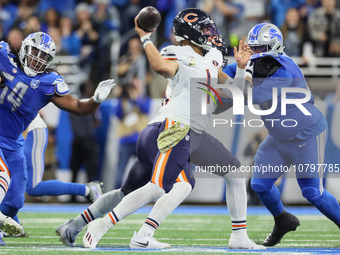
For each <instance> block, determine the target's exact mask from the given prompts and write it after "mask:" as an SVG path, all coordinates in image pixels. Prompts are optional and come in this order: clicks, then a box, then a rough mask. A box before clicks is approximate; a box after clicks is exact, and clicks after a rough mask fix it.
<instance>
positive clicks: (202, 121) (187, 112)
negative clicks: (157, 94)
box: [161, 45, 223, 133]
mask: <svg viewBox="0 0 340 255" xmlns="http://www.w3.org/2000/svg"><path fill="white" fill-rule="evenodd" d="M161 54H162V56H163V57H164V59H173V60H176V61H177V62H178V63H179V69H178V71H177V73H176V75H175V76H174V77H172V78H169V79H168V81H169V84H170V88H171V100H170V101H169V103H168V111H169V116H168V117H169V118H170V119H171V120H174V121H179V122H181V123H184V124H186V125H189V126H190V128H191V129H192V130H194V131H195V132H197V133H201V132H202V130H204V129H205V128H206V126H207V124H208V121H209V119H210V117H211V114H212V112H213V110H214V109H215V105H214V102H213V99H212V98H211V97H210V95H209V94H208V93H207V92H206V91H210V89H209V88H208V87H207V86H206V85H211V79H213V78H215V79H216V78H218V69H219V68H220V67H221V64H222V63H223V59H222V54H221V52H220V51H218V50H217V49H215V48H212V49H211V50H210V51H209V52H208V53H207V54H206V55H205V56H204V57H203V56H201V55H199V54H197V53H196V52H195V51H194V50H193V48H192V47H191V46H189V45H187V46H168V47H165V48H163V49H162V51H161ZM203 89H204V90H203ZM211 93H212V92H211ZM203 99H204V100H205V102H202V101H203ZM202 107H205V109H206V114H202Z"/></svg>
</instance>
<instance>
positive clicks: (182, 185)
mask: <svg viewBox="0 0 340 255" xmlns="http://www.w3.org/2000/svg"><path fill="white" fill-rule="evenodd" d="M173 189H176V190H181V192H182V193H183V194H186V195H185V196H187V195H189V193H190V192H191V191H192V186H191V184H190V183H188V182H176V183H175V184H174V186H173Z"/></svg>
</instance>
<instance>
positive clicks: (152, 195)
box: [57, 9, 262, 249]
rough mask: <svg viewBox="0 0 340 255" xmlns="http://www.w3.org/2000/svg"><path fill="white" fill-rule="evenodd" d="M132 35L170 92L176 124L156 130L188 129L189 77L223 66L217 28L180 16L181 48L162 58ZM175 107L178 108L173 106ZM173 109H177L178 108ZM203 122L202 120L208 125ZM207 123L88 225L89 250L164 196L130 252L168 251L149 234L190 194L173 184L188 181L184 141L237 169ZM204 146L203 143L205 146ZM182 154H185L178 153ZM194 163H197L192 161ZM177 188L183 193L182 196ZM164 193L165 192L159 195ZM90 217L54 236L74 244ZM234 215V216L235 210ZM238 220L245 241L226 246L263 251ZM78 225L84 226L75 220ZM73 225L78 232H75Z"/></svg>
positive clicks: (192, 12) (190, 12)
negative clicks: (127, 218) (215, 46)
mask: <svg viewBox="0 0 340 255" xmlns="http://www.w3.org/2000/svg"><path fill="white" fill-rule="evenodd" d="M137 18H138V17H137ZM137 18H136V19H137ZM136 31H137V32H138V33H139V35H140V36H141V37H142V38H141V40H142V42H143V43H144V46H145V49H146V52H147V55H148V57H149V60H150V62H153V64H151V66H152V68H153V69H154V70H156V72H158V73H161V74H162V75H163V76H165V77H167V78H168V80H169V84H170V88H171V90H172V93H171V99H170V102H169V104H168V108H169V109H168V110H169V114H167V117H170V118H172V119H174V120H176V121H170V120H169V119H166V121H164V122H163V123H162V125H161V129H160V131H162V130H164V129H165V126H167V125H168V124H169V123H171V124H174V126H176V122H177V126H178V127H179V128H183V129H185V128H186V127H185V126H189V122H190V116H189V115H190V113H189V109H190V102H189V101H190V94H188V90H189V88H190V77H191V76H192V77H195V76H197V77H202V72H203V73H204V74H205V75H208V77H210V75H211V73H210V70H209V69H208V68H209V67H210V68H211V69H212V76H213V77H216V78H217V76H218V72H219V70H220V65H221V63H222V62H223V60H222V56H221V53H219V52H218V50H216V49H213V50H210V48H211V45H212V44H211V41H210V40H209V37H213V36H219V34H216V31H217V30H216V27H215V24H214V23H213V21H212V20H211V19H210V16H209V15H208V14H207V13H206V12H204V11H201V10H199V9H187V10H185V11H183V12H180V13H179V14H178V15H177V17H176V18H175V20H174V32H175V35H176V36H177V37H178V40H179V41H182V46H181V47H174V46H170V47H167V48H165V49H163V50H162V52H161V53H162V55H160V54H159V52H158V51H157V49H156V48H155V47H154V46H153V45H152V43H151V41H150V39H149V37H150V35H151V34H147V33H145V32H143V30H141V29H140V28H138V26H137V25H136ZM203 31H205V32H206V34H204V33H203ZM185 38H187V39H185ZM148 44H150V46H148ZM204 53H205V54H204ZM235 53H236V55H237V56H238V61H240V59H242V58H244V57H245V58H246V57H247V55H248V58H249V55H250V52H249V50H248V49H247V48H246V49H240V52H237V51H236V50H235ZM162 56H163V57H162ZM216 59H217V60H216ZM169 60H170V61H169ZM174 60H175V61H174ZM196 61H197V62H196ZM216 63H220V64H217V65H215V64H216ZM245 63H247V61H245ZM205 65H206V66H205ZM159 67H161V68H163V69H161V70H160V69H158V68H159ZM190 67H191V68H190ZM220 71H221V70H220ZM242 72H243V85H242V81H241V82H240V83H241V85H240V86H244V69H240V73H241V74H240V76H241V77H242ZM220 74H222V76H224V75H223V73H222V72H220ZM225 77H226V76H225ZM240 80H242V79H240ZM186 90H187V91H186ZM194 96H197V98H200V95H194ZM166 101H168V100H166ZM173 102H174V103H173ZM179 103H180V105H177V104H179ZM182 103H184V105H182ZM176 107H178V108H177V109H176ZM162 108H163V107H162ZM172 108H175V109H172ZM210 110H211V109H210ZM171 113H173V114H174V115H172V114H171ZM210 113H211V112H210ZM210 113H209V114H210ZM163 118H164V116H163ZM206 118H208V117H206ZM206 118H205V119H204V120H203V121H206ZM179 119H182V121H183V120H184V123H186V124H183V123H180V122H181V121H179ZM159 120H162V119H159ZM182 124H183V125H182ZM205 124H206V123H203V124H202V122H199V121H198V122H196V125H195V127H196V132H195V131H191V130H190V131H189V129H187V130H186V131H184V132H183V133H182V134H180V137H179V139H178V142H179V143H178V144H177V145H176V146H175V147H173V148H170V149H169V150H168V152H166V153H161V152H158V155H157V157H156V160H155V162H154V163H155V164H154V171H153V175H152V180H151V182H149V183H148V184H147V185H145V186H144V187H143V188H141V189H139V190H137V191H135V192H133V193H131V194H130V195H128V196H126V197H125V198H124V199H123V201H122V202H121V203H120V204H119V205H118V206H117V207H116V208H115V209H114V210H113V211H112V212H110V213H109V215H108V216H107V217H105V218H104V219H103V220H100V221H99V222H98V223H97V224H96V225H92V224H91V225H90V226H89V227H88V230H87V233H86V234H85V236H84V239H83V242H84V245H85V247H89V248H94V247H96V245H97V243H98V241H99V239H100V238H101V237H102V236H103V235H104V234H105V232H106V231H107V230H108V229H109V228H110V227H111V226H112V225H113V223H116V222H117V221H118V220H120V219H121V218H123V217H125V216H127V215H128V214H130V213H132V212H133V211H134V210H136V209H138V208H139V207H140V206H143V205H144V204H146V203H148V202H150V201H152V200H155V199H156V198H157V197H161V196H162V197H161V198H160V199H159V200H158V201H157V203H156V204H155V206H154V209H153V210H152V212H151V214H150V215H149V217H148V219H147V220H146V221H145V224H144V225H143V227H142V229H141V230H140V231H139V233H138V234H137V233H136V234H135V235H134V237H133V238H132V239H131V243H130V247H131V248H166V247H169V245H168V244H165V243H160V242H158V241H156V240H155V239H153V238H152V236H153V233H154V231H155V229H156V228H157V227H158V226H159V224H160V223H161V222H162V221H163V220H164V219H165V217H166V216H167V215H168V214H169V213H170V212H171V211H172V210H173V209H175V208H176V207H177V206H178V204H179V203H180V202H182V201H183V199H184V198H185V197H186V196H187V194H189V192H190V190H191V187H188V188H187V190H186V191H184V192H183V190H184V189H183V188H182V189H181V188H179V187H180V186H177V185H178V184H179V183H178V182H177V183H176V179H177V178H178V179H180V178H179V177H180V176H179V174H182V173H183V175H182V177H183V179H189V178H188V177H190V164H188V161H189V150H190V148H189V142H188V141H189V140H191V143H194V144H195V141H198V139H201V140H202V141H204V142H206V144H205V145H207V143H209V142H210V143H211V144H210V143H209V145H211V146H210V147H209V146H206V147H207V148H206V150H207V149H208V148H209V149H211V148H214V149H212V150H213V151H214V153H215V155H214V156H212V158H213V159H214V160H213V162H208V160H207V158H209V156H206V157H204V158H205V162H204V163H203V164H204V165H211V164H216V162H217V163H221V165H230V164H233V165H235V166H239V162H238V160H237V159H236V158H235V157H233V156H232V155H231V154H230V152H229V151H227V150H226V149H225V148H224V147H223V145H222V144H221V143H220V142H218V141H217V140H216V139H214V138H212V137H211V136H210V135H208V134H207V133H205V132H204V131H203V129H204V127H202V126H201V125H205ZM158 128H159V127H158ZM175 132H176V131H175ZM178 133H180V132H178ZM189 133H190V135H189ZM161 134H162V133H161ZM163 134H164V133H163ZM157 135H158V134H157ZM140 137H143V134H141V136H140ZM153 140H156V137H154V139H153ZM140 141H141V139H140V140H139V142H140ZM193 141H194V142H193ZM208 141H209V142H208ZM204 142H203V143H202V144H204ZM199 145H201V144H200V142H197V143H196V145H195V148H194V149H193V153H192V155H194V154H195V153H196V160H197V162H200V161H201V162H202V159H201V160H199V158H202V155H204V154H206V153H207V151H206V150H205V151H204V150H202V147H203V146H201V147H200V146H199ZM156 146H157V145H156V141H154V142H153V143H151V144H150V147H153V148H155V147H156ZM150 147H145V148H143V151H144V153H145V152H146V151H147V150H149V149H150ZM158 147H159V146H158ZM157 151H158V149H157ZM171 151H172V152H171ZM174 151H176V152H174ZM171 153H173V154H171ZM181 153H182V154H183V155H180V154H181ZM200 153H201V154H200ZM216 153H217V154H216ZM137 154H140V150H138V146H137ZM165 158H167V160H168V161H167V160H166V161H167V163H165V161H164V159H165ZM171 161H172V162H171ZM193 161H194V162H195V160H193ZM157 162H158V164H157ZM160 162H164V163H163V164H162V165H163V166H165V168H166V167H168V168H170V169H171V170H169V169H168V170H167V169H164V167H163V169H162V166H160ZM157 171H161V172H162V173H161V174H159V173H157ZM130 173H131V171H130ZM220 174H221V173H220ZM175 175H176V176H175ZM223 175H225V173H224V174H223ZM129 176H130V175H129ZM128 180H129V177H128ZM243 181H244V180H243ZM241 182H242V181H241ZM174 183H175V184H174ZM184 183H185V182H184ZM227 186H229V185H227ZM230 186H232V185H230ZM177 187H178V189H177ZM243 187H244V194H245V196H246V193H245V186H243ZM176 190H177V191H176ZM180 190H182V191H181V193H180ZM242 190H243V189H242V185H241V192H240V193H241V194H243V193H242ZM165 192H166V193H167V194H166V195H165V196H163V194H164V193H165ZM233 192H235V189H232V190H230V193H231V194H233V195H234V199H236V196H237V195H240V197H242V199H243V196H242V195H241V194H235V193H233ZM184 193H185V195H184ZM173 194H175V195H173ZM105 195H106V194H104V195H103V197H101V198H100V199H99V200H98V202H97V203H95V204H98V203H99V201H102V200H103V199H104V197H105ZM170 197H172V199H169V198H170ZM244 200H245V206H244V210H243V208H242V210H240V211H242V213H240V214H243V211H244V214H245V211H246V198H245V199H244ZM228 202H229V201H228ZM231 204H233V203H232V202H231V201H230V205H231ZM243 205H244V203H242V206H243ZM231 207H232V206H231ZM90 208H91V207H90ZM124 208H125V209H124ZM93 209H97V208H94V207H93ZM236 209H237V208H235V209H234V210H235V211H236ZM230 211H232V209H230ZM96 212H97V210H96ZM231 214H232V213H231ZM93 215H94V214H93V212H91V211H90V212H89V211H85V212H84V213H83V214H82V215H81V217H80V216H78V218H77V219H75V221H78V223H80V224H73V223H72V222H70V223H65V224H67V225H68V226H67V227H66V230H65V229H64V230H63V225H64V226H65V224H63V225H62V226H60V227H59V228H58V230H57V233H58V232H59V234H61V240H62V241H63V242H64V243H65V244H67V245H74V240H75V236H74V235H73V238H72V239H71V238H68V237H69V236H71V234H70V233H71V232H73V233H76V234H77V233H79V232H80V231H81V228H82V227H83V226H84V225H85V224H86V223H88V222H90V221H91V220H93V219H94V218H96V217H98V216H96V217H93ZM118 215H119V216H118ZM234 215H237V212H236V213H235V214H234ZM240 217H242V220H240V221H236V222H235V224H233V227H234V228H235V229H234V230H235V233H236V232H238V233H240V234H242V235H240V236H239V237H241V236H242V237H243V239H244V242H243V243H242V238H241V239H239V240H238V241H239V243H236V242H235V243H233V242H231V243H229V245H230V246H234V247H235V248H237V247H238V246H237V245H241V246H242V245H243V247H242V248H249V249H254V248H262V247H259V246H256V244H254V243H253V242H251V240H250V239H249V238H248V236H247V234H246V231H245V226H246V223H245V215H242V216H240ZM81 218H83V219H81ZM79 221H82V222H79ZM71 225H73V226H72V228H71V227H70V226H71ZM77 227H78V229H76V230H74V229H75V228H77ZM67 229H68V230H67ZM237 230H239V231H237ZM233 234H234V231H233ZM232 236H234V235H232ZM232 239H233V238H231V240H232ZM235 239H236V238H235ZM143 244H144V245H143ZM145 244H146V245H145ZM245 244H246V245H245Z"/></svg>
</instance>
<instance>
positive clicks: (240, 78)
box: [223, 67, 246, 98]
mask: <svg viewBox="0 0 340 255" xmlns="http://www.w3.org/2000/svg"><path fill="white" fill-rule="evenodd" d="M245 81H246V69H240V68H238V67H237V68H236V74H235V77H234V79H233V78H230V77H229V78H228V79H227V81H226V83H225V84H226V85H233V86H236V87H238V88H239V89H241V91H242V92H244V87H245ZM223 92H224V93H225V94H227V95H228V97H230V98H233V94H232V93H231V92H230V90H229V89H225V88H224V89H223Z"/></svg>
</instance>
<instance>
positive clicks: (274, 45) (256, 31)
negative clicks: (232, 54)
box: [246, 23, 284, 55]
mask: <svg viewBox="0 0 340 255" xmlns="http://www.w3.org/2000/svg"><path fill="white" fill-rule="evenodd" d="M282 38H283V37H282V33H281V31H280V29H279V28H278V27H277V26H275V25H273V24H270V23H260V24H257V25H256V26H254V27H253V28H252V29H251V30H250V31H249V34H248V37H247V40H246V43H247V44H248V45H249V47H250V48H251V50H252V51H253V54H261V53H265V52H268V53H269V54H270V53H276V54H282V53H283V49H284V46H283V39H282ZM261 55H265V54H261Z"/></svg>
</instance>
